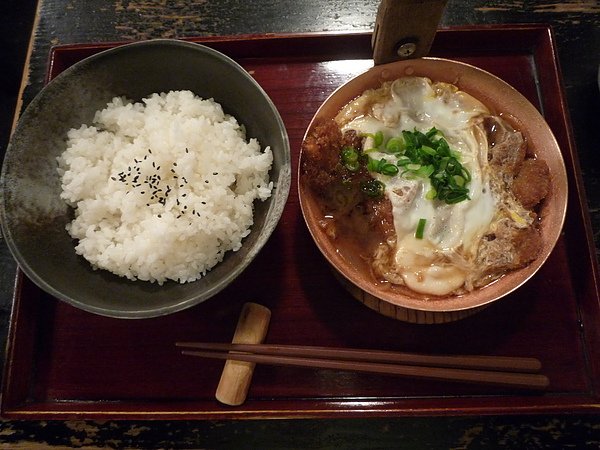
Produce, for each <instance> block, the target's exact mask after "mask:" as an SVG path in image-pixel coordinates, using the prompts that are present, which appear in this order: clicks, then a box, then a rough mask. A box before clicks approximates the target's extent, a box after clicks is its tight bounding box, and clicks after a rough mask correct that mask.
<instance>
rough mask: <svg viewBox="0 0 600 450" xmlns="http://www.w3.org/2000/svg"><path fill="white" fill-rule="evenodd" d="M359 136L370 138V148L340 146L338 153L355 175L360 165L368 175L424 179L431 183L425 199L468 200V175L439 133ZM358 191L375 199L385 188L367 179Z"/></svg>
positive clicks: (411, 132)
mask: <svg viewBox="0 0 600 450" xmlns="http://www.w3.org/2000/svg"><path fill="white" fill-rule="evenodd" d="M363 137H370V138H371V139H372V141H373V146H374V147H373V148H369V149H364V150H360V149H359V150H357V149H355V148H353V147H344V148H343V149H342V151H341V153H340V159H341V162H342V165H343V166H344V167H346V169H348V170H349V171H352V172H356V171H357V170H358V169H359V168H360V167H361V165H364V166H366V168H367V170H368V171H369V172H376V173H380V174H382V175H386V176H394V175H397V174H398V173H400V175H402V176H403V177H405V178H413V179H414V178H425V179H429V181H430V183H431V189H429V191H427V193H426V194H425V198H427V199H428V200H440V201H442V202H445V203H447V204H454V203H459V202H462V201H463V200H467V199H469V188H468V184H469V182H470V181H471V174H470V173H469V171H468V170H467V169H466V168H465V167H464V166H463V165H462V164H461V163H460V161H459V158H460V155H459V154H458V153H457V152H454V151H452V150H451V149H450V146H449V145H448V142H447V141H446V139H445V138H444V136H443V134H442V133H441V132H440V131H439V130H438V129H436V128H435V127H433V128H431V129H430V130H429V131H427V132H426V133H423V132H420V131H417V130H416V129H415V130H414V131H407V130H404V131H402V135H401V136H395V137H392V138H390V139H387V141H386V139H385V136H384V134H383V132H382V131H378V132H376V133H374V134H373V133H367V134H363ZM373 152H379V153H385V154H389V155H393V158H394V159H395V163H394V162H391V161H389V160H388V159H386V158H380V159H375V158H372V157H371V156H369V154H371V153H373ZM360 188H361V191H362V192H363V193H365V194H366V195H368V196H370V197H379V196H380V195H382V194H383V190H384V188H385V185H384V184H383V183H382V182H381V181H378V180H370V181H367V182H363V183H361V187H360ZM423 226H424V225H423Z"/></svg>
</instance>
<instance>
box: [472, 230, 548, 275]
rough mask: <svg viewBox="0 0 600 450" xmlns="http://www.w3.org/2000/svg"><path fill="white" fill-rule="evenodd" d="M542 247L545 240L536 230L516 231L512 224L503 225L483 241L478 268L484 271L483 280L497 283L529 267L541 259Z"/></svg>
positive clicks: (478, 258)
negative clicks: (493, 280) (503, 277)
mask: <svg viewBox="0 0 600 450" xmlns="http://www.w3.org/2000/svg"><path fill="white" fill-rule="evenodd" d="M542 245H543V243H542V237H541V235H540V233H539V232H538V230H537V229H535V228H533V227H529V228H516V227H513V226H511V225H510V223H509V222H500V223H499V224H498V226H497V227H496V229H495V230H494V232H492V233H490V234H488V235H487V236H485V237H484V238H483V240H482V241H481V245H480V247H479V251H478V256H477V266H478V267H482V268H484V271H485V273H484V274H482V275H483V276H488V277H491V278H492V279H494V278H496V277H498V276H500V275H502V274H504V273H506V272H508V271H510V270H515V269H518V268H520V267H524V266H526V265H527V264H529V263H530V262H531V261H533V260H534V259H535V258H537V257H538V255H539V254H540V252H541V250H542ZM482 279H483V278H482ZM488 281H489V280H487V281H485V282H484V283H482V284H486V283H487V282H488Z"/></svg>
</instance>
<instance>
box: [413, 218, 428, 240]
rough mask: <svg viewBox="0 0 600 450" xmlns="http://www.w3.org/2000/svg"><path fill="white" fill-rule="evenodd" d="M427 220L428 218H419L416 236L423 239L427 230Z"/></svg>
mask: <svg viewBox="0 0 600 450" xmlns="http://www.w3.org/2000/svg"><path fill="white" fill-rule="evenodd" d="M425 222H427V219H419V223H418V224H417V231H415V238H417V239H423V232H424V231H425Z"/></svg>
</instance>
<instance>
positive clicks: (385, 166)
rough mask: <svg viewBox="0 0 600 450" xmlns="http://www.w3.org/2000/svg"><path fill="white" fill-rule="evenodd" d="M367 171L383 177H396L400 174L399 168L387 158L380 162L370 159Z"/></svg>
mask: <svg viewBox="0 0 600 450" xmlns="http://www.w3.org/2000/svg"><path fill="white" fill-rule="evenodd" d="M367 169H368V170H369V171H370V172H377V173H380V174H382V175H388V176H394V175H396V174H397V173H398V172H399V169H398V166H397V165H396V164H393V163H391V162H388V161H387V160H386V159H385V158H381V159H380V160H377V159H373V158H371V157H369V160H368V162H367Z"/></svg>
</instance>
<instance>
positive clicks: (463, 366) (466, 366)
mask: <svg viewBox="0 0 600 450" xmlns="http://www.w3.org/2000/svg"><path fill="white" fill-rule="evenodd" d="M175 345H177V346H178V347H187V348H189V349H190V350H182V352H181V353H182V354H184V355H190V356H197V357H202V358H215V359H224V360H236V361H246V362H250V363H255V364H268V365H276V366H294V367H309V368H318V369H335V370H345V371H353V372H369V373H379V374H388V375H399V376H405V377H412V378H425V379H430V380H439V381H453V382H465V383H477V384H491V385H497V386H506V387H516V388H524V389H544V388H546V387H548V385H549V380H548V378H547V377H546V376H545V375H542V374H540V373H538V372H539V371H540V370H541V363H540V361H539V360H537V359H535V358H525V357H506V356H470V355H460V356H458V355H456V356H448V355H423V354H415V353H399V352H390V351H383V350H358V349H346V348H329V347H307V346H297V345H272V344H271V345H269V344H221V343H201V342H177V343H176V344H175ZM191 349H194V350H191Z"/></svg>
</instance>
